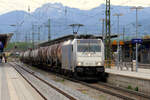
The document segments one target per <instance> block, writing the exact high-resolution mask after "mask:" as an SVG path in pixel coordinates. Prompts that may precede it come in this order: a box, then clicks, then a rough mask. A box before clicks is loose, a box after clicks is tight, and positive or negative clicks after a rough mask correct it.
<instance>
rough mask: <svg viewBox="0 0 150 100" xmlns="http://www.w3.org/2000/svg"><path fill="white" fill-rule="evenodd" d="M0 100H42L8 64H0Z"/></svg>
mask: <svg viewBox="0 0 150 100" xmlns="http://www.w3.org/2000/svg"><path fill="white" fill-rule="evenodd" d="M0 100H43V98H42V97H41V96H40V95H39V94H38V93H37V92H36V91H35V90H34V89H33V88H32V87H31V86H30V85H29V84H28V83H27V82H26V80H24V79H23V77H22V76H21V75H20V74H19V73H18V72H17V71H16V70H15V69H14V68H13V67H12V66H10V65H9V64H0Z"/></svg>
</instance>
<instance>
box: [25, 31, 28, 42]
mask: <svg viewBox="0 0 150 100" xmlns="http://www.w3.org/2000/svg"><path fill="white" fill-rule="evenodd" d="M25 42H26V43H27V42H28V37H27V33H26V34H25Z"/></svg>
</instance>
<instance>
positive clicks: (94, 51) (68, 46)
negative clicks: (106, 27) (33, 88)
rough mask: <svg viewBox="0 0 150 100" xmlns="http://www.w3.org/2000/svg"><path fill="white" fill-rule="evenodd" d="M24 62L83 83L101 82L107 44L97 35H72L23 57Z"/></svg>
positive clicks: (21, 55)
mask: <svg viewBox="0 0 150 100" xmlns="http://www.w3.org/2000/svg"><path fill="white" fill-rule="evenodd" d="M20 59H21V61H22V62H24V63H28V64H32V65H34V66H46V67H47V68H49V69H50V70H51V71H55V72H58V73H61V74H64V75H69V76H74V77H75V78H77V79H79V80H89V79H94V80H97V79H98V80H99V79H101V78H103V77H104V73H105V68H104V43H103V41H102V39H101V38H99V37H96V36H93V35H78V36H74V35H69V36H64V37H61V38H58V39H55V40H51V41H48V42H45V43H42V44H40V47H39V48H36V49H33V50H28V51H25V52H24V53H21V54H20Z"/></svg>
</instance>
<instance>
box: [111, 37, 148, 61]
mask: <svg viewBox="0 0 150 100" xmlns="http://www.w3.org/2000/svg"><path fill="white" fill-rule="evenodd" d="M112 50H113V51H114V52H116V51H117V43H112ZM121 51H122V53H121V54H122V55H121V56H122V60H123V61H124V62H132V60H135V58H136V54H135V51H136V44H133V43H132V41H131V40H130V41H125V42H124V43H123V44H122V45H121ZM138 62H139V63H141V64H150V38H148V39H143V42H142V43H141V44H138Z"/></svg>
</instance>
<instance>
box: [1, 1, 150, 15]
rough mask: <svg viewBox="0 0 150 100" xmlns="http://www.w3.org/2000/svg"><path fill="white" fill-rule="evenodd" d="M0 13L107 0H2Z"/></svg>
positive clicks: (91, 5)
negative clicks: (46, 5)
mask: <svg viewBox="0 0 150 100" xmlns="http://www.w3.org/2000/svg"><path fill="white" fill-rule="evenodd" d="M0 1H1V2H0V14H3V13H6V12H10V11H13V10H24V11H28V6H30V10H31V12H33V11H34V10H35V9H36V8H39V7H41V6H42V5H43V4H45V3H56V2H57V3H62V4H63V5H64V6H69V7H73V8H79V9H82V10H89V9H92V8H95V7H97V6H99V5H100V4H104V3H105V0H0ZM111 4H113V5H122V6H143V7H149V6H150V0H111Z"/></svg>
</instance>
